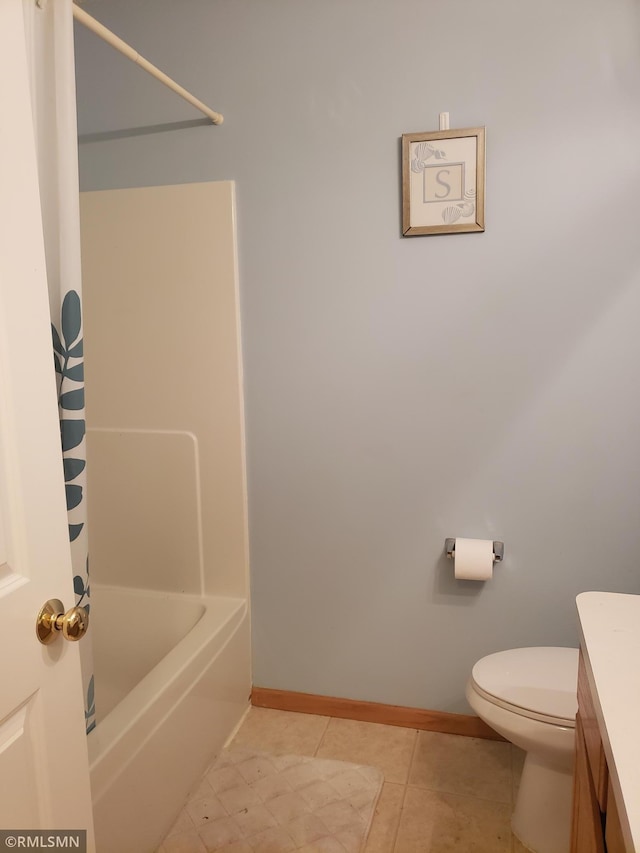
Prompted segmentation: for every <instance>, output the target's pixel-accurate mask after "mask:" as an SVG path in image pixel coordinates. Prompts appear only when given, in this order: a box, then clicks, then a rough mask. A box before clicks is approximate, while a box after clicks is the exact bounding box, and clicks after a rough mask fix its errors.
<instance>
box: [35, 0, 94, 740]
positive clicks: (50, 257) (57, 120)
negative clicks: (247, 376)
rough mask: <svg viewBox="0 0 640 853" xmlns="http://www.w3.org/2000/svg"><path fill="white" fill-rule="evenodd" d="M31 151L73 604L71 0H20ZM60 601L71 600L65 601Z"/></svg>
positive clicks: (85, 666)
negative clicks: (28, 70) (44, 266)
mask: <svg viewBox="0 0 640 853" xmlns="http://www.w3.org/2000/svg"><path fill="white" fill-rule="evenodd" d="M23 6H24V16H25V32H26V38H27V51H28V55H29V57H30V63H31V101H32V107H33V120H34V126H35V135H36V145H37V151H38V177H39V183H40V204H41V208H42V226H43V232H44V244H45V254H46V262H47V281H48V286H49V305H50V310H51V326H52V336H53V353H52V360H53V362H54V367H55V371H56V374H57V380H58V401H59V412H60V434H61V442H62V454H63V460H64V476H65V486H66V494H67V510H68V514H69V540H70V543H71V559H72V565H73V575H74V578H73V585H74V589H75V592H76V603H79V604H81V605H82V606H83V607H87V608H88V607H89V563H88V555H87V522H86V500H85V492H86V471H85V465H86V452H85V418H84V362H83V340H82V310H81V305H82V302H81V292H82V288H81V271H80V213H79V186H78V152H77V128H76V90H75V69H74V53H73V15H72V7H71V0H23ZM65 605H66V606H67V607H69V606H71V605H67V604H66V602H65ZM90 638H91V631H89V633H88V634H87V636H86V637H85V639H84V640H83V642H82V644H81V646H80V650H81V659H82V673H83V682H84V694H85V718H86V722H87V733H88V732H89V731H90V730H91V729H92V728H93V727H94V725H95V703H94V694H93V672H92V670H93V666H92V655H91V643H90Z"/></svg>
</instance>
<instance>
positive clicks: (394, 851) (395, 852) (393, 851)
mask: <svg viewBox="0 0 640 853" xmlns="http://www.w3.org/2000/svg"><path fill="white" fill-rule="evenodd" d="M416 740H417V738H416ZM403 787H404V792H403V794H402V802H401V803H400V808H399V809H398V820H397V822H396V831H395V832H394V833H393V842H392V846H391V851H390V853H402V851H401V850H397V849H396V847H397V844H398V834H399V832H400V822H401V820H402V813H403V811H404V801H405V800H406V798H407V791H408V790H409V786H408V785H404V786H403Z"/></svg>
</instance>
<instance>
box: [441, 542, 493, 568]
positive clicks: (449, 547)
mask: <svg viewBox="0 0 640 853" xmlns="http://www.w3.org/2000/svg"><path fill="white" fill-rule="evenodd" d="M444 548H445V552H446V554H447V557H448V558H449V559H450V560H453V558H454V557H455V554H456V540H455V539H445V540H444ZM503 557H504V542H495V541H494V543H493V562H494V563H501V562H502V559H503Z"/></svg>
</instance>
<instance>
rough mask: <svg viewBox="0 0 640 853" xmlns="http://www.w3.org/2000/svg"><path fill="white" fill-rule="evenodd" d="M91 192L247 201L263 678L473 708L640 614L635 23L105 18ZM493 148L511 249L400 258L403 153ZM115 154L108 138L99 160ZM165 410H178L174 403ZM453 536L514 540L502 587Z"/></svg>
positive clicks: (400, 0)
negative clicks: (486, 577) (128, 53)
mask: <svg viewBox="0 0 640 853" xmlns="http://www.w3.org/2000/svg"><path fill="white" fill-rule="evenodd" d="M85 8H87V10H88V11H89V12H90V13H92V14H94V15H95V16H96V17H98V18H99V19H100V20H102V21H103V22H104V23H105V24H107V26H109V27H111V28H112V29H113V30H115V31H116V32H117V33H118V34H119V35H121V36H122V37H123V38H126V39H127V40H128V41H130V42H131V43H132V44H133V45H134V46H136V48H137V49H138V50H139V51H140V52H141V53H142V54H143V55H145V56H146V57H147V58H148V59H150V60H151V61H152V62H155V63H156V64H158V65H159V66H161V67H162V68H163V69H164V70H165V71H166V72H167V73H169V74H171V75H172V76H174V77H175V78H176V79H177V80H178V81H180V82H181V83H182V84H183V85H185V86H187V87H189V88H190V89H191V90H192V91H193V92H194V93H195V94H196V95H197V96H198V97H201V98H202V99H203V100H205V101H207V102H209V103H210V104H211V106H212V107H213V108H214V109H216V110H219V111H221V112H223V113H224V115H225V117H226V121H225V124H224V125H223V126H222V127H220V128H213V127H202V126H196V127H187V128H185V127H177V128H176V129H172V130H168V131H166V132H162V133H136V132H133V131H130V130H129V129H131V128H135V127H148V126H150V125H154V124H162V123H170V122H181V121H188V120H192V119H196V118H197V117H198V114H197V113H195V112H194V111H192V110H191V109H190V108H189V107H188V106H187V105H183V103H182V102H181V101H180V100H179V99H177V98H175V96H173V95H171V94H170V93H168V92H165V90H164V89H162V87H161V86H160V85H159V84H157V83H155V82H154V81H152V80H150V79H148V78H147V77H146V76H145V75H144V74H143V73H142V72H141V71H139V70H138V69H135V68H134V67H133V66H132V65H131V64H130V63H128V62H127V61H126V60H125V59H123V58H121V57H119V56H117V55H116V54H114V53H113V51H111V50H110V49H109V48H108V47H106V46H104V45H102V44H101V43H99V42H98V41H97V39H95V37H93V36H91V35H89V34H88V33H86V32H79V33H78V38H77V49H78V97H79V123H80V132H81V134H84V135H87V134H93V135H95V134H98V135H99V134H101V133H105V132H113V131H124V132H123V133H106V134H105V135H106V137H112V138H107V139H106V141H99V142H96V141H93V142H88V143H85V144H83V145H82V146H81V178H82V184H83V187H84V188H86V189H89V188H91V189H97V188H105V187H121V186H133V185H148V184H162V183H179V182H186V181H201V180H207V181H210V180H216V179H229V178H232V179H234V180H235V181H236V182H237V197H238V217H239V218H238V234H239V243H240V275H241V294H242V322H243V335H244V359H245V373H246V387H245V396H246V409H247V437H248V468H249V511H250V530H251V563H252V585H253V641H254V680H255V683H256V684H257V685H260V686H265V687H272V688H282V689H288V690H299V691H305V692H311V693H320V694H327V695H334V696H345V697H351V698H359V699H367V700H373V701H379V702H386V703H395V704H399V705H410V706H418V707H423V708H432V709H444V710H450V711H467V710H468V708H467V706H466V703H465V701H464V698H463V690H464V682H465V679H466V677H467V674H468V672H469V670H470V667H471V665H472V664H473V662H474V661H475V660H476V659H477V658H478V657H480V656H481V655H484V654H487V653H489V652H492V651H495V650H498V649H502V648H506V647H513V646H521V645H532V644H534V645H535V644H541V645H550V644H569V645H575V644H576V643H577V629H576V616H575V605H574V598H575V595H576V594H577V593H578V592H580V591H583V590H588V589H604V590H614V591H616V590H618V591H628V592H640V523H639V520H640V388H639V384H640V383H639V381H638V379H639V377H640V335H639V334H638V325H639V322H640V237H639V233H640V192H639V191H640V148H639V146H638V140H639V139H640V27H639V7H638V5H637V3H636V2H635V1H634V0H607V2H603V0H565V2H563V3H557V2H555V0H538V2H535V3H528V4H523V3H514V2H512V0H453V2H439V3H437V2H435V0H429V2H427V0H234V2H231V0H226V2H225V0H181V2H179V3H178V2H175V0H153V2H152V0H146V1H145V2H143V0H137V2H131V0H93V2H91V0H89V2H87V3H86V4H85ZM444 110H448V111H449V112H450V114H451V121H452V127H468V126H475V125H486V127H487V206H486V223H487V230H486V233H484V234H471V235H455V236H444V237H415V238H409V239H407V238H404V239H403V238H402V237H401V236H400V174H399V171H400V166H399V138H400V136H401V134H402V133H405V132H406V133H408V132H413V131H424V130H432V129H437V121H438V113H439V112H440V111H444ZM91 138H94V139H95V136H93V137H91ZM168 405H170V400H169V401H168ZM446 536H469V537H481V538H498V539H502V540H504V542H505V552H506V556H505V561H504V564H503V565H501V566H500V567H498V568H497V569H496V571H495V576H494V580H493V581H492V582H490V583H488V584H486V585H485V587H483V588H481V587H480V586H474V585H469V584H456V583H455V582H454V581H453V579H452V571H451V569H452V567H451V564H450V563H448V562H447V561H446V560H444V559H443V556H442V553H443V546H444V539H445V537H446Z"/></svg>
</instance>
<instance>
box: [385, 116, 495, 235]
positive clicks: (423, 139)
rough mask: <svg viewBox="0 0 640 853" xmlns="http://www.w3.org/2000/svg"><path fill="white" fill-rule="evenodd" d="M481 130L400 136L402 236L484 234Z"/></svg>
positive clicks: (483, 149) (477, 128)
mask: <svg viewBox="0 0 640 853" xmlns="http://www.w3.org/2000/svg"><path fill="white" fill-rule="evenodd" d="M484 190H485V128H484V127H466V128H462V129H461V130H437V131H433V132H431V133H404V134H403V135H402V235H403V237H413V236H415V235H418V234H464V233H469V232H472V231H484Z"/></svg>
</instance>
